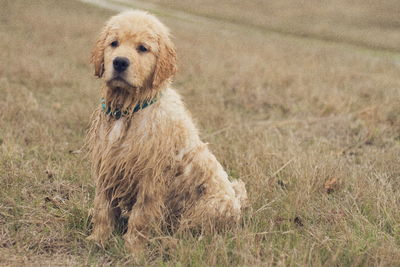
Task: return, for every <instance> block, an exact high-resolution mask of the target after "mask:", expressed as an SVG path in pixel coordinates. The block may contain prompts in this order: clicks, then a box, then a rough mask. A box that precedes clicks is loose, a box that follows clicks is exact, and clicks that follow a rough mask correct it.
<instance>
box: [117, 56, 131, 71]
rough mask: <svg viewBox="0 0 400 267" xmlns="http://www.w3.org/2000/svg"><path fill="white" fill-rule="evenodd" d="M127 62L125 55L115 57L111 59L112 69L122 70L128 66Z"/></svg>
mask: <svg viewBox="0 0 400 267" xmlns="http://www.w3.org/2000/svg"><path fill="white" fill-rule="evenodd" d="M129 64H130V62H129V59H127V58H126V57H116V58H114V60H113V66H114V70H115V71H116V72H119V73H121V72H124V71H125V70H126V69H127V68H128V67H129Z"/></svg>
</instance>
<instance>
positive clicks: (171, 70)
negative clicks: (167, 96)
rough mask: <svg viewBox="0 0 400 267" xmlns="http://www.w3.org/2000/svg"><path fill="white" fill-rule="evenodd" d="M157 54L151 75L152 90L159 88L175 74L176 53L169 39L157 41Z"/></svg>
mask: <svg viewBox="0 0 400 267" xmlns="http://www.w3.org/2000/svg"><path fill="white" fill-rule="evenodd" d="M158 46H159V52H158V57H157V63H156V66H155V69H154V74H153V84H152V87H153V88H158V87H160V86H161V85H162V84H163V83H164V82H165V81H166V80H167V79H169V78H172V77H173V76H174V75H175V73H176V52H175V47H174V44H173V43H172V41H171V40H170V39H169V37H165V38H162V37H161V38H160V39H159V41H158Z"/></svg>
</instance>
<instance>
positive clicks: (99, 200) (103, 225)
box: [88, 191, 118, 246]
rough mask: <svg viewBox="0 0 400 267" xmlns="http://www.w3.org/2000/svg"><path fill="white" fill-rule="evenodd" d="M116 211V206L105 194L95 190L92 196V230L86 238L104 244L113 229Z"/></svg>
mask: <svg viewBox="0 0 400 267" xmlns="http://www.w3.org/2000/svg"><path fill="white" fill-rule="evenodd" d="M117 213H118V208H116V207H113V203H112V202H111V199H110V198H109V197H107V194H106V193H105V192H101V191H100V192H99V191H97V192H96V196H95V198H94V212H93V219H92V222H93V232H92V234H91V235H90V236H89V237H88V239H89V240H93V241H95V242H97V243H99V244H100V245H102V246H104V244H105V242H106V241H107V239H108V238H109V237H110V235H111V233H112V231H113V229H114V225H115V221H116V216H117Z"/></svg>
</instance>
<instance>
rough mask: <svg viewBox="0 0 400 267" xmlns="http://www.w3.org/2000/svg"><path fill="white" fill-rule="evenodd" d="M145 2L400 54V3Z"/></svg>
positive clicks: (369, 0)
mask: <svg viewBox="0 0 400 267" xmlns="http://www.w3.org/2000/svg"><path fill="white" fill-rule="evenodd" d="M114 1H116V2H121V1H122V2H129V0H114ZM146 2H153V3H157V4H161V5H163V6H166V7H172V8H174V9H180V10H184V11H187V12H190V13H194V14H199V15H203V16H207V17H210V18H215V19H218V20H225V21H231V22H235V23H238V24H247V25H252V26H254V27H257V28H259V29H265V30H268V31H272V32H279V33H286V34H289V35H295V36H303V37H306V38H312V39H322V40H328V41H334V42H344V43H351V44H356V45H361V46H367V47H370V48H380V49H386V50H391V51H397V52H399V51H400V35H399V32H398V29H399V26H400V18H399V15H398V14H399V12H400V2H399V1H397V0H381V1H373V0H325V1H321V0H308V1H299V0H285V1H265V0H252V1H240V0H233V1H232V0H221V1H213V0H190V1H185V0H149V1H146Z"/></svg>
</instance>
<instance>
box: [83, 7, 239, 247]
mask: <svg viewBox="0 0 400 267" xmlns="http://www.w3.org/2000/svg"><path fill="white" fill-rule="evenodd" d="M92 63H93V64H94V68H95V75H96V76H98V77H101V78H102V79H103V80H104V85H103V87H102V91H101V99H102V100H101V106H100V107H99V108H98V109H97V110H96V111H95V113H94V115H93V118H92V121H91V127H90V130H89V132H88V136H87V142H88V145H89V148H90V153H91V160H92V175H93V178H94V180H95V182H96V195H95V199H94V213H93V233H92V234H91V236H90V237H89V239H92V240H95V241H97V242H99V243H101V244H104V242H105V241H106V240H107V238H108V237H109V236H110V234H111V233H112V231H113V229H114V227H115V225H116V223H117V222H118V220H119V219H120V218H121V217H122V216H128V224H127V231H126V233H125V236H124V238H125V241H126V245H127V247H128V248H130V249H132V251H135V250H136V249H138V247H140V246H141V244H143V242H144V241H145V240H146V237H147V236H148V234H149V231H150V230H154V229H156V228H158V229H174V230H179V229H183V228H185V229H186V228H187V227H208V226H212V225H214V227H215V224H216V223H217V224H218V225H220V224H221V223H222V224H224V225H226V224H229V223H231V222H236V221H237V220H238V219H239V217H240V214H241V208H242V207H243V205H244V202H245V201H246V199H247V194H246V189H245V186H244V183H243V182H242V181H240V180H236V181H233V182H231V181H229V179H228V175H227V173H226V172H225V171H224V169H223V168H222V166H221V164H220V163H219V162H218V161H217V159H216V158H215V156H214V155H213V154H212V153H211V152H210V151H209V149H208V148H207V145H206V144H205V143H203V142H202V141H201V140H200V138H199V134H198V131H197V129H196V127H195V125H194V124H193V122H192V120H191V117H190V115H189V113H188V111H187V110H186V109H185V107H184V104H183V103H182V100H181V98H180V96H179V95H178V94H177V93H176V92H175V91H174V90H173V89H172V88H171V87H170V83H171V79H172V77H173V76H174V74H175V72H176V54H175V49H174V45H173V44H172V42H171V40H170V38H169V30H168V29H167V28H166V27H165V26H164V25H163V24H162V23H161V22H160V21H159V20H157V19H156V18H155V17H154V16H152V15H150V14H148V13H146V12H143V11H128V12H124V13H121V14H119V15H116V16H114V17H112V18H111V19H110V20H109V21H108V22H107V23H106V25H105V26H104V29H103V30H102V31H101V33H100V36H99V39H98V41H97V43H96V45H95V48H94V50H93V53H92ZM163 227H167V228H163Z"/></svg>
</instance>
